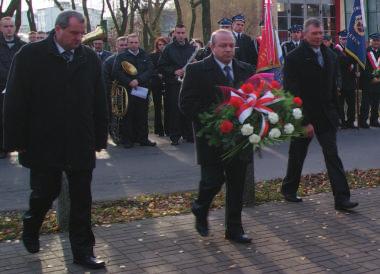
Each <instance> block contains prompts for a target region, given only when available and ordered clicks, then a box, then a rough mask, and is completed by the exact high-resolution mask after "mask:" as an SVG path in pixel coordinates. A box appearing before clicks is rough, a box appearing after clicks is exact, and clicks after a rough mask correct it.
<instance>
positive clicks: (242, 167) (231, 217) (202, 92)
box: [179, 30, 254, 243]
mask: <svg viewBox="0 0 380 274" xmlns="http://www.w3.org/2000/svg"><path fill="white" fill-rule="evenodd" d="M211 49H212V52H213V54H212V55H210V56H209V57H207V58H205V59H204V60H203V61H200V62H198V63H195V64H191V65H189V66H188V68H187V70H186V73H185V78H184V81H183V85H182V89H181V94H180V102H179V103H180V107H181V110H182V112H183V113H184V114H185V115H186V116H187V117H188V118H189V119H191V120H192V121H193V127H194V131H195V134H196V151H197V159H198V164H200V166H201V181H200V183H199V193H198V198H197V200H196V201H195V202H194V203H193V205H192V212H193V213H194V215H195V217H196V225H195V228H196V230H197V231H198V233H199V234H200V235H201V236H207V235H208V222H207V216H208V211H209V208H210V205H211V203H212V200H213V198H214V197H215V195H216V194H217V193H218V192H219V191H220V189H221V187H222V185H223V183H224V182H226V190H227V193H226V232H225V237H226V238H227V239H230V240H232V241H236V242H239V243H250V242H251V238H249V237H248V236H247V235H245V234H244V230H243V226H242V221H241V211H242V203H243V201H242V196H243V190H244V180H245V173H246V168H247V164H248V162H249V161H251V160H252V153H250V151H248V153H247V154H248V155H249V156H248V157H243V156H242V155H239V156H237V157H236V158H234V159H232V160H231V161H230V162H222V154H223V153H224V152H225V151H223V149H221V148H220V147H213V146H210V145H209V144H208V141H207V139H205V138H204V137H199V136H197V133H198V132H199V130H200V129H201V128H202V124H201V123H200V121H199V114H200V113H202V112H205V111H208V110H209V108H210V107H211V106H212V105H213V104H216V103H218V102H222V99H223V98H222V93H221V92H220V90H219V89H218V86H231V87H232V86H233V87H239V86H240V85H241V84H242V83H243V82H244V81H245V80H247V79H248V78H249V77H250V76H251V75H253V73H254V69H253V66H251V65H250V64H247V63H243V62H240V61H238V60H236V59H233V57H234V50H235V40H234V37H233V35H232V33H231V32H230V31H227V30H217V31H216V32H214V33H213V34H212V36H211Z"/></svg>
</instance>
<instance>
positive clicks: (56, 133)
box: [4, 31, 107, 170]
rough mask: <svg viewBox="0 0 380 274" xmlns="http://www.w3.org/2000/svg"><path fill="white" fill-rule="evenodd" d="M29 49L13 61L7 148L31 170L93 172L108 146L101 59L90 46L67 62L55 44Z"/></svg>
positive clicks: (81, 48) (6, 117) (42, 43)
mask: <svg viewBox="0 0 380 274" xmlns="http://www.w3.org/2000/svg"><path fill="white" fill-rule="evenodd" d="M53 38H54V31H53V32H52V33H51V34H50V35H49V37H48V38H47V39H45V40H42V41H39V42H35V43H30V44H28V45H25V46H24V47H23V48H22V49H21V50H20V51H19V52H18V53H17V54H16V55H15V58H14V60H13V63H12V66H11V70H10V74H9V78H8V82H7V87H6V93H5V102H4V146H5V149H6V150H8V151H15V150H19V151H23V152H21V153H20V154H19V160H20V163H21V164H22V165H24V166H25V167H30V168H41V167H42V168H46V167H54V168H60V169H75V170H80V169H92V168H94V167H95V151H97V150H100V149H102V148H106V144H107V104H106V94H105V89H104V84H103V81H102V74H101V61H100V59H99V58H98V57H97V55H96V53H95V52H94V51H93V50H92V49H90V48H88V47H86V46H82V45H81V46H79V47H78V48H76V49H75V52H74V58H73V60H72V62H69V63H68V62H66V60H64V58H63V57H62V56H61V55H60V54H59V51H58V49H57V46H56V44H55V42H54V39H53Z"/></svg>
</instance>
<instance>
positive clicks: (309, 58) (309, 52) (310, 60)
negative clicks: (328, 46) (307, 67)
mask: <svg viewBox="0 0 380 274" xmlns="http://www.w3.org/2000/svg"><path fill="white" fill-rule="evenodd" d="M300 47H302V49H303V51H304V54H305V62H306V63H307V64H313V65H314V66H317V67H318V68H319V69H321V70H322V69H323V68H322V67H321V66H320V65H319V63H318V56H317V54H316V53H315V52H314V51H313V49H312V48H311V47H309V46H308V45H307V44H306V42H302V44H301V45H300ZM322 55H323V60H324V61H326V60H325V58H326V56H325V55H326V54H324V53H323V52H322ZM324 67H326V62H325V65H324Z"/></svg>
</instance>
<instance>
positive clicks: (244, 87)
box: [240, 83, 254, 93]
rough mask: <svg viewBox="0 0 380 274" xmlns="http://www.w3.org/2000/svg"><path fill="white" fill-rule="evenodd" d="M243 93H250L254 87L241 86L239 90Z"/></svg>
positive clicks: (250, 85) (247, 84) (249, 85)
mask: <svg viewBox="0 0 380 274" xmlns="http://www.w3.org/2000/svg"><path fill="white" fill-rule="evenodd" d="M240 89H241V90H242V91H244V93H252V92H253V90H254V87H253V85H252V84H251V83H246V84H243V85H242V86H241V88H240Z"/></svg>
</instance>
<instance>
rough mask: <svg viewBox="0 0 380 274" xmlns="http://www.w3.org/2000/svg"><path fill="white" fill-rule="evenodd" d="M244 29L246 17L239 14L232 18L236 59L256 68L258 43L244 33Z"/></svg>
mask: <svg viewBox="0 0 380 274" xmlns="http://www.w3.org/2000/svg"><path fill="white" fill-rule="evenodd" d="M244 27H245V17H244V15H242V14H238V15H235V16H234V17H232V33H233V35H234V37H235V40H236V52H235V58H236V59H238V60H239V61H242V62H246V63H248V64H251V65H253V66H254V67H255V68H256V65H257V57H258V50H257V42H256V40H255V39H253V40H252V39H251V37H249V36H248V35H246V34H244V33H243V32H244Z"/></svg>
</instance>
